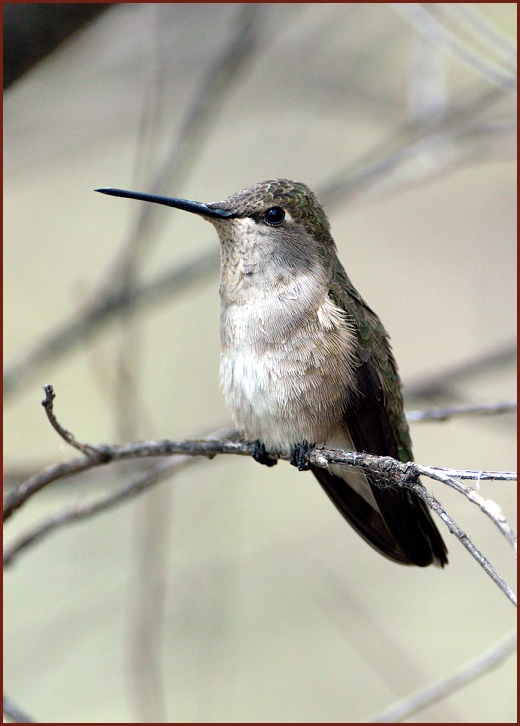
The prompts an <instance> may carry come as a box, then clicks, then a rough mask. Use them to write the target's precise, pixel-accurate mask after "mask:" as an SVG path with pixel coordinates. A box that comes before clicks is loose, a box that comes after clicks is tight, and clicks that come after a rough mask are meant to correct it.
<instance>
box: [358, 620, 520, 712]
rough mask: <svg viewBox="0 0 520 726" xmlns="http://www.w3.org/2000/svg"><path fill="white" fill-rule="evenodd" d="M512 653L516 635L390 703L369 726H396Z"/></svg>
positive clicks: (508, 636) (488, 669) (501, 661)
mask: <svg viewBox="0 0 520 726" xmlns="http://www.w3.org/2000/svg"><path fill="white" fill-rule="evenodd" d="M515 650H516V633H510V634H509V635H506V637H505V638H503V639H502V640H500V641H499V642H498V643H495V644H494V645H493V646H492V647H491V648H488V649H487V650H485V651H484V652H483V653H481V654H480V655H478V656H477V657H476V658H474V659H473V660H471V661H469V662H468V663H465V664H464V665H463V666H462V667H461V668H458V669H457V670H456V671H455V672H454V673H450V675H449V676H447V677H446V678H441V679H440V680H438V681H437V682H436V683H432V684H431V685H429V686H427V687H426V688H423V689H421V690H420V691H417V692H416V693H413V694H412V695H411V696H408V697H407V698H403V699H402V700H401V701H398V702H397V703H394V704H392V705H391V706H390V707H389V708H387V709H385V710H384V711H382V712H381V713H379V714H378V715H377V716H375V717H374V718H371V719H370V723H396V722H398V721H404V720H406V719H408V718H410V717H411V716H414V715H415V714H416V713H418V712H419V711H422V710H423V709H424V708H427V707H428V706H431V705H432V704H434V703H437V702H438V701H440V700H442V699H443V698H447V696H450V695H451V694H453V693H456V692H457V691H459V690H460V689H461V688H463V687H464V686H465V685H467V684H468V683H471V682H472V681H474V680H475V679H476V678H480V676H482V675H483V674H485V673H488V672H489V671H490V670H491V669H492V668H496V667H497V666H499V665H501V664H502V663H503V662H504V661H505V659H506V658H508V657H509V656H510V655H511V654H512V653H514V652H515Z"/></svg>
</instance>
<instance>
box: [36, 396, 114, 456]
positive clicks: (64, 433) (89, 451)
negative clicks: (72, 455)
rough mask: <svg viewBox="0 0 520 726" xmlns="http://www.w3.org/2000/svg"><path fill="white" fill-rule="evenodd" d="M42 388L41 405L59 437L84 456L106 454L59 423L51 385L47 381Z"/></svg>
mask: <svg viewBox="0 0 520 726" xmlns="http://www.w3.org/2000/svg"><path fill="white" fill-rule="evenodd" d="M43 390H44V391H45V398H44V399H43V401H42V406H43V408H44V409H45V413H46V414H47V418H48V419H49V422H50V424H51V426H52V428H53V429H54V430H55V431H57V432H58V434H59V435H60V436H61V438H62V439H63V440H64V441H66V442H67V444H70V445H71V446H72V447H74V448H75V449H78V450H79V451H81V453H82V454H85V456H88V457H89V458H94V459H103V458H104V457H105V456H106V454H105V453H104V451H103V449H100V448H98V447H96V446H91V444H86V443H85V442H83V441H78V439H77V438H76V437H75V436H74V434H71V432H70V431H68V430H67V429H66V428H64V427H63V426H62V425H61V424H60V422H59V421H58V419H57V418H56V416H55V415H54V404H53V401H54V399H55V398H56V394H55V393H54V388H53V386H51V384H50V383H47V384H45V386H43Z"/></svg>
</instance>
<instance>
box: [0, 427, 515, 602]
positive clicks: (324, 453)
mask: <svg viewBox="0 0 520 726" xmlns="http://www.w3.org/2000/svg"><path fill="white" fill-rule="evenodd" d="M103 451H104V452H105V453H106V454H107V459H106V460H103V461H101V460H96V459H86V458H84V459H82V460H77V459H76V460H73V461H71V462H68V463H67V462H64V463H62V464H59V465H57V466H55V467H49V469H47V470H46V471H45V472H42V473H41V474H39V475H37V476H35V477H31V479H29V480H28V481H27V482H25V483H24V484H23V485H22V486H21V487H19V488H18V489H16V490H15V491H13V492H11V493H10V494H8V495H7V496H6V497H5V500H4V520H7V519H8V518H9V517H10V516H12V514H13V513H14V512H15V511H16V509H18V508H19V507H21V506H22V505H23V504H24V503H25V502H26V501H27V500H28V499H29V498H30V497H31V496H33V495H34V494H35V493H36V492H37V491H40V490H41V489H42V488H43V487H44V486H46V485H47V484H49V483H50V482H51V481H55V480H56V479H57V478H59V477H62V476H69V475H70V474H72V473H76V472H77V471H83V470H84V469H86V468H92V467H96V466H101V465H106V463H107V462H108V461H121V460H128V459H132V458H136V457H150V456H171V455H172V454H187V455H190V456H206V457H208V458H213V457H214V456H216V455H217V454H238V455H239V456H251V455H252V452H253V444H251V443H247V442H235V441H181V442H175V441H157V442H154V441H150V442H138V443H133V444H126V445H123V446H114V447H106V448H104V449H103ZM278 458H280V459H285V460H289V458H290V456H289V455H284V456H279V457H278ZM309 462H310V463H312V464H313V465H314V466H318V467H321V468H323V467H327V466H328V464H329V463H337V464H348V465H350V466H360V467H361V468H363V469H368V470H371V471H375V472H377V473H378V475H379V478H380V479H381V480H382V486H385V484H386V482H388V484H387V485H388V486H396V485H397V486H408V487H410V488H412V489H413V490H414V491H415V492H416V493H417V494H418V495H419V496H420V497H421V498H422V499H424V500H425V501H426V503H427V504H428V506H429V507H430V508H431V509H433V510H434V511H435V512H436V513H437V514H438V516H439V517H440V518H441V519H442V520H443V521H444V523H445V524H446V525H447V526H448V528H449V530H450V532H452V533H453V534H455V535H456V536H457V538H458V539H459V541H460V542H461V543H462V544H463V545H464V547H466V549H467V550H468V551H469V552H470V553H471V555H472V556H473V557H474V558H475V559H476V560H477V562H478V563H479V564H480V565H481V567H482V568H483V569H484V570H485V572H486V573H487V574H488V575H489V576H490V577H491V579H492V580H493V581H494V582H495V583H496V584H497V585H498V587H500V589H501V590H502V591H503V592H504V593H505V594H506V595H507V597H508V598H509V599H510V600H511V601H512V602H513V603H515V604H516V596H515V594H514V592H513V591H512V590H511V588H509V586H508V585H507V584H506V583H505V582H504V580H503V579H502V578H501V577H500V575H499V574H498V573H497V572H496V571H495V570H494V568H493V567H492V565H491V564H490V563H489V562H488V561H487V559H486V558H485V557H484V556H483V555H482V553H481V552H479V550H478V549H477V548H476V547H475V546H474V545H473V543H472V542H471V540H469V538H468V537H467V536H466V535H465V534H464V532H462V530H461V529H460V528H459V527H458V525H457V524H456V522H455V521H454V520H453V519H452V518H451V517H449V515H448V514H446V512H445V511H444V510H443V509H442V507H441V506H440V504H439V502H438V501H437V500H436V499H435V498H434V497H433V496H432V495H431V494H429V493H428V492H427V491H426V489H425V488H424V487H423V486H422V485H421V484H418V483H417V482H416V480H417V477H418V476H419V475H420V474H425V475H426V476H430V477H431V478H436V479H438V480H439V481H443V479H442V478H441V477H440V476H439V475H438V471H437V472H433V471H431V469H429V468H428V467H422V466H421V465H419V464H414V463H412V462H408V463H406V464H404V463H403V462H400V461H396V460H395V459H392V458H391V457H388V456H374V455H372V454H365V453H360V452H357V451H342V450H326V449H314V450H313V451H311V452H310V453H309ZM411 482H414V483H411ZM486 513H487V514H488V516H490V517H491V518H492V519H493V514H492V513H491V512H486Z"/></svg>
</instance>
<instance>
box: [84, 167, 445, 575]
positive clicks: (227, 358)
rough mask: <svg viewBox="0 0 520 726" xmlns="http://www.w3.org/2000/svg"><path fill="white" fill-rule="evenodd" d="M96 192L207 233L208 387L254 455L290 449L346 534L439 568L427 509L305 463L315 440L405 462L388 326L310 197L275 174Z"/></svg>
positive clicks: (441, 556)
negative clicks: (241, 182) (217, 355)
mask: <svg viewBox="0 0 520 726" xmlns="http://www.w3.org/2000/svg"><path fill="white" fill-rule="evenodd" d="M96 191H99V192H102V193H103V194H111V195H113V196H119V197H129V198H131V199H138V200H143V201H147V202H155V203H158V204H165V205H167V206H170V207H175V208H177V209H183V210H185V211H187V212H193V213H195V214H198V215H200V216H201V217H203V218H204V219H206V220H208V221H209V222H211V223H212V224H213V225H214V227H215V229H216V230H217V233H218V236H219V239H220V246H221V273H220V290H219V292H220V300H221V305H220V337H221V345H222V355H221V365H220V379H221V385H222V388H223V391H224V396H225V398H226V401H227V404H228V406H229V407H230V409H231V411H232V413H233V416H234V419H235V423H236V425H237V427H238V428H239V430H240V431H241V433H243V434H244V436H246V437H247V438H248V439H249V440H250V441H253V442H255V449H254V456H255V458H256V459H257V460H258V461H260V462H261V463H264V464H267V465H272V464H273V463H276V459H275V458H273V456H274V455H276V454H284V455H290V456H291V463H293V464H295V465H296V466H298V468H300V469H302V468H310V469H311V470H312V472H313V474H314V475H315V477H316V478H317V479H318V481H319V483H320V484H321V486H322V487H323V489H324V490H325V492H326V493H327V494H328V496H329V497H330V499H331V500H332V502H333V503H334V504H335V505H336V507H337V508H338V509H339V511H340V512H341V514H342V515H343V516H344V517H345V519H346V520H347V521H348V522H350V524H351V525H352V526H353V527H354V529H355V530H356V531H357V532H358V534H360V535H361V536H362V537H363V538H364V539H365V540H366V541H367V542H368V543H369V544H371V545H372V546H373V547H374V548H375V549H376V550H378V551H379V552H380V553H381V554H383V555H385V556H386V557H388V558H389V559H391V560H393V561H395V562H399V563H401V564H405V565H418V566H419V567H426V566H427V565H430V564H435V565H437V566H440V567H443V566H444V565H445V564H447V562H448V559H447V550H446V547H445V545H444V542H443V540H442V538H441V536H440V534H439V532H438V530H437V528H436V526H435V524H434V523H433V520H432V518H431V516H430V513H429V511H428V508H427V507H426V505H425V504H424V502H423V501H422V500H421V499H420V498H419V497H418V496H417V495H416V494H414V493H413V492H412V491H411V490H407V489H403V488H400V487H397V486H395V487H389V486H388V484H386V486H385V487H384V488H381V487H380V486H377V481H378V475H377V474H375V473H372V472H368V471H364V470H362V469H360V468H354V467H349V466H341V465H330V466H329V467H328V468H327V469H321V468H317V467H313V466H309V464H308V463H306V454H307V453H308V451H309V450H310V449H311V448H313V447H315V446H327V447H328V448H338V449H349V450H354V451H364V452H367V453H370V454H376V455H380V456H391V457H393V458H395V459H398V460H400V461H404V462H406V461H412V459H413V457H412V444H411V439H410V432H409V429H408V424H407V421H406V418H405V415H404V410H403V398H402V393H401V381H400V379H399V375H398V372H397V366H396V363H395V359H394V356H393V353H392V350H391V348H390V343H389V338H388V334H387V332H386V330H385V328H384V327H383V325H382V323H381V321H380V320H379V318H378V316H377V315H376V314H375V313H374V312H373V310H371V308H370V307H369V306H368V305H367V304H366V302H365V301H364V300H363V298H362V297H361V295H360V294H359V293H358V291H357V290H356V289H355V287H354V286H353V285H352V283H351V282H350V279H349V278H348V276H347V273H346V272H345V270H344V268H343V266H342V264H341V262H340V261H339V259H338V256H337V250H336V245H335V243H334V240H333V239H332V236H331V233H330V225H329V221H328V219H327V216H326V214H325V211H324V209H323V207H322V206H321V204H320V202H319V201H318V199H317V197H316V195H315V194H314V193H313V192H312V191H311V190H310V189H309V188H308V187H307V186H306V185H305V184H301V183H299V182H294V181H289V180H287V179H273V180H270V181H265V182H260V183H258V184H255V185H254V186H252V187H249V188H248V189H244V190H242V191H240V192H238V193H236V194H233V195H232V196H230V197H228V198H227V199H225V200H224V201H223V202H218V203H212V204H202V203H200V202H192V201H189V200H186V199H174V198H168V197H159V196H155V195H150V194H141V193H138V192H129V191H125V190H121V189H111V188H107V189H97V190H96ZM270 455H271V456H270Z"/></svg>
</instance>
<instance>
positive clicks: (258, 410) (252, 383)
mask: <svg viewBox="0 0 520 726" xmlns="http://www.w3.org/2000/svg"><path fill="white" fill-rule="evenodd" d="M301 353H302V352H301V350H300V351H298V352H296V351H294V350H291V346H288V348H280V349H279V350H276V351H273V350H266V351H265V352H262V353H259V352H257V351H252V350H250V351H243V350H242V351H230V350H228V351H223V353H222V357H221V367H220V378H221V385H222V389H223V392H224V396H225V398H226V402H227V404H228V406H229V407H230V409H231V411H232V413H233V416H234V419H235V423H236V425H237V427H238V428H239V429H240V431H241V432H242V433H243V434H244V435H245V436H246V437H247V438H248V439H250V440H252V441H254V440H256V439H259V440H260V441H261V442H262V443H264V445H265V446H266V447H267V449H268V450H270V451H273V452H280V453H284V452H285V453H288V452H290V451H291V449H292V448H293V447H294V445H295V444H296V443H301V442H303V441H307V442H309V443H315V444H317V445H323V444H325V443H326V441H327V440H328V438H329V437H330V436H331V435H332V432H333V431H334V430H335V428H336V427H337V425H338V422H339V421H340V420H341V418H342V411H343V407H344V404H345V384H344V381H345V379H344V378H343V380H341V370H340V371H338V368H339V369H342V368H343V365H342V361H337V362H336V363H337V364H336V370H335V373H336V375H335V376H333V377H332V378H331V376H330V370H327V368H328V367H327V366H322V365H316V360H315V356H314V357H313V356H310V358H309V359H308V360H306V361H305V356H302V354H301ZM304 361H305V362H304Z"/></svg>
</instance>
